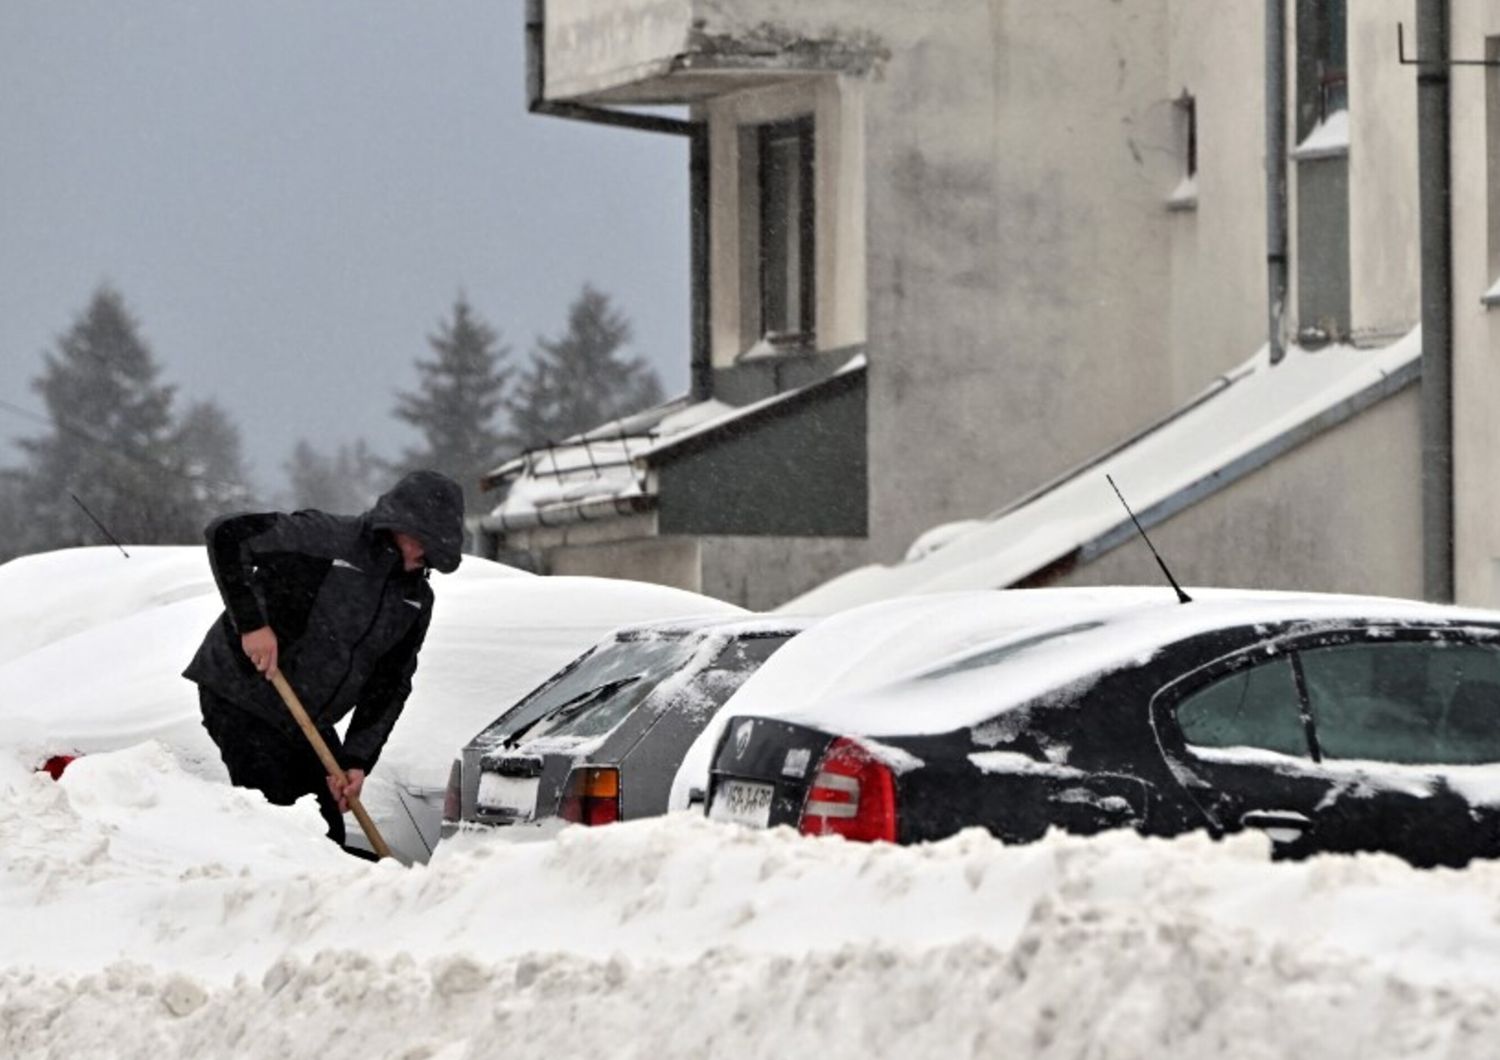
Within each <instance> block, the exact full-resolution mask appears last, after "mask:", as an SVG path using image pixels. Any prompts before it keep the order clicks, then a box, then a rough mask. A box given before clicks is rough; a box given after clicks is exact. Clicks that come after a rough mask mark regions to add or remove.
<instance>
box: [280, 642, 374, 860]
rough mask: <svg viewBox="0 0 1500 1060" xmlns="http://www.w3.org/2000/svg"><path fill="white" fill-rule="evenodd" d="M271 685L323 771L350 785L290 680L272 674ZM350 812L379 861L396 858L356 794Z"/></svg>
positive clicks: (352, 797) (351, 801)
mask: <svg viewBox="0 0 1500 1060" xmlns="http://www.w3.org/2000/svg"><path fill="white" fill-rule="evenodd" d="M271 683H272V684H273V685H275V686H276V691H278V692H280V693H281V700H282V702H283V703H285V704H286V709H287V710H289V711H291V712H292V717H294V718H296V719H297V724H298V725H299V726H301V727H302V735H304V736H306V737H307V742H308V743H310V744H312V749H313V750H314V751H316V752H317V753H318V759H319V760H320V761H321V762H322V763H323V768H324V769H326V770H328V775H329V776H331V777H338V778H339V780H340V781H343V782H345V783H347V782H348V780H349V778H348V777H346V776H344V770H343V767H341V766H340V765H339V763H338V759H336V758H334V757H333V752H332V751H330V750H329V749H328V744H327V742H325V741H324V739H323V737H322V735H321V734H320V733H319V732H318V727H317V726H316V725H314V724H313V722H312V718H310V717H308V716H307V708H306V707H304V706H303V705H302V700H300V699H298V698H297V693H295V692H293V691H292V686H291V685H289V684H287V683H286V678H285V677H282V676H281V671H280V670H277V671H276V672H275V673H274V674H272V675H271ZM348 800H349V809H350V811H351V812H352V813H353V814H354V819H355V820H356V821H358V822H359V826H360V827H361V828H363V829H364V830H365V838H367V839H369V841H370V849H372V850H374V851H375V856H376V857H377V858H388V857H392V856H393V855H392V854H391V848H390V847H388V846H386V845H385V840H384V839H382V838H381V835H380V830H379V829H377V828H376V827H375V822H374V821H372V820H370V815H369V814H368V813H366V812H365V808H364V804H363V803H361V802H360V801H359V797H358V796H356V795H350V796H349V797H348Z"/></svg>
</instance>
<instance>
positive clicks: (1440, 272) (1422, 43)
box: [1417, 0, 1454, 603]
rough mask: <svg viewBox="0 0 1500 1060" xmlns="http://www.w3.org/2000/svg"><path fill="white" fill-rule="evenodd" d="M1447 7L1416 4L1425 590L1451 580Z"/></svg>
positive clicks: (1442, 593) (1441, 2)
mask: <svg viewBox="0 0 1500 1060" xmlns="http://www.w3.org/2000/svg"><path fill="white" fill-rule="evenodd" d="M1448 52H1449V47H1448V0H1417V57H1418V59H1419V63H1418V66H1417V189H1418V208H1419V211H1420V215H1421V229H1422V242H1421V258H1422V587H1423V594H1424V595H1425V596H1426V597H1427V599H1429V600H1435V601H1438V602H1442V603H1449V602H1451V601H1452V600H1453V598H1454V577H1453V559H1454V549H1453V214H1452V209H1451V206H1450V199H1451V196H1452V174H1451V161H1452V160H1451V155H1450V150H1451V143H1450V140H1451V131H1450V125H1449V119H1448V112H1449V88H1448Z"/></svg>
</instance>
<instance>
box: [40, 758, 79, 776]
mask: <svg viewBox="0 0 1500 1060" xmlns="http://www.w3.org/2000/svg"><path fill="white" fill-rule="evenodd" d="M77 757H78V756H77V755H53V756H52V757H51V758H49V759H47V760H46V761H45V762H43V763H42V764H41V766H40V767H39V768H38V769H37V772H38V773H46V774H47V775H48V776H49V777H51V778H52V779H53V780H61V779H62V775H63V770H64V769H67V768H68V763H69V762H71V761H73V759H75V758H77Z"/></svg>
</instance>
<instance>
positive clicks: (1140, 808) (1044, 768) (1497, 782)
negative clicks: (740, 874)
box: [708, 591, 1500, 866]
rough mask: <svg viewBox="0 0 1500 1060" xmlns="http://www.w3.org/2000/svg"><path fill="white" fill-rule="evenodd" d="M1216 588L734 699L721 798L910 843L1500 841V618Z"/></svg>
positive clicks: (1476, 844)
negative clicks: (1110, 831)
mask: <svg viewBox="0 0 1500 1060" xmlns="http://www.w3.org/2000/svg"><path fill="white" fill-rule="evenodd" d="M1195 595H1197V597H1198V598H1197V599H1195V600H1194V601H1193V602H1190V603H1183V604H1178V603H1169V602H1163V603H1162V604H1160V605H1141V604H1139V603H1135V604H1129V605H1126V606H1121V607H1118V608H1107V607H1106V608H1100V609H1098V610H1096V611H1094V612H1091V613H1080V614H1077V615H1075V616H1073V617H1072V619H1071V620H1068V621H1053V622H1050V623H1047V624H1045V625H1041V626H1037V627H1034V628H1032V629H1029V630H1027V631H1025V632H1022V633H1020V634H1016V635H1013V636H1011V637H1009V638H1007V639H1005V640H1003V641H1000V642H997V643H993V644H990V645H987V646H985V647H983V648H980V649H978V650H975V651H971V652H968V653H966V654H963V655H960V656H957V657H954V658H950V659H948V660H945V661H943V662H941V663H939V664H937V665H935V666H932V667H931V668H929V669H927V670H925V671H922V672H919V673H916V674H913V675H911V676H909V677H907V678H904V679H902V680H900V681H897V682H895V683H892V684H889V685H886V686H884V687H882V688H881V689H879V690H876V691H874V692H867V693H864V694H862V695H859V696H852V697H846V698H843V699H838V698H834V699H826V700H823V701H822V702H819V703H812V704H806V705H800V706H796V707H793V708H791V709H789V710H787V711H785V712H783V713H781V714H779V715H778V716H777V717H744V718H738V719H733V720H731V721H730V723H729V725H728V726H727V728H726V730H725V735H724V738H723V739H722V741H721V742H720V744H719V746H718V748H717V750H716V753H715V757H714V765H713V772H712V777H711V783H710V792H709V806H708V812H709V815H710V816H711V817H714V818H718V819H721V820H729V821H736V822H739V823H742V824H749V825H752V826H759V827H766V826H772V825H790V826H793V827H796V828H798V829H800V830H801V831H802V832H804V833H807V834H814V835H819V834H838V835H843V836H846V837H848V838H851V839H860V840H887V841H891V842H900V843H912V842H920V841H923V840H931V839H939V838H942V837H944V836H947V835H951V834H953V833H954V832H957V831H959V830H960V829H963V828H966V827H970V826H979V827H983V828H986V829H988V830H989V831H990V832H992V833H994V834H995V835H996V836H999V837H1001V838H1003V839H1006V840H1011V841H1026V840H1032V839H1035V838H1037V837H1039V836H1041V835H1042V833H1043V832H1045V831H1046V829H1047V828H1049V827H1059V828H1063V829H1066V830H1069V831H1073V832H1080V833H1089V832H1095V831H1099V830H1102V829H1105V828H1114V827H1133V828H1135V829H1137V830H1139V831H1140V832H1142V833H1144V834H1148V835H1161V836H1169V835H1175V834H1178V833H1181V832H1184V831H1188V830H1191V829H1197V828H1204V829H1207V830H1209V831H1210V832H1211V833H1213V834H1215V835H1222V834H1225V833H1230V832H1235V831H1239V830H1241V829H1243V828H1247V827H1253V828H1259V829H1262V830H1264V831H1265V832H1266V833H1267V834H1269V835H1270V837H1271V838H1272V840H1273V843H1274V848H1273V849H1274V851H1275V853H1276V854H1277V855H1278V856H1292V857H1296V856H1303V855H1306V854H1309V853H1312V852H1314V851H1345V852H1352V851H1386V852H1389V853H1393V854H1396V855H1398V856H1400V857H1403V858H1405V859H1406V860H1408V861H1410V862H1411V863H1413V864H1416V865H1422V866H1427V865H1435V864H1446V865H1462V864H1464V863H1466V862H1467V861H1468V860H1469V859H1470V858H1473V857H1493V856H1496V855H1497V854H1500V614H1497V613H1495V612H1488V611H1473V610H1459V609H1455V608H1448V607H1440V606H1436V605H1428V604H1422V603H1417V602H1410V601H1401V600H1389V599H1379V598H1356V597H1338V596H1321V595H1316V594H1269V593H1227V592H1222V591H1221V592H1217V593H1212V592H1210V593H1201V594H1195ZM1167 599H1170V598H1169V597H1168V598H1167Z"/></svg>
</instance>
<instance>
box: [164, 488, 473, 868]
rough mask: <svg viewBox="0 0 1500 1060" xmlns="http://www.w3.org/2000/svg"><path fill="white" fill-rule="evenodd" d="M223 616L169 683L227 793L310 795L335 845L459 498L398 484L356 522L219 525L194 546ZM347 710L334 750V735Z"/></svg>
mask: <svg viewBox="0 0 1500 1060" xmlns="http://www.w3.org/2000/svg"><path fill="white" fill-rule="evenodd" d="M205 536H206V538H207V541H208V554H209V563H210V565H211V566H212V568H213V573H214V579H215V581H216V582H217V583H218V587H219V594H220V596H222V597H223V600H224V613H223V614H222V615H221V616H220V617H219V620H218V621H217V622H216V623H215V624H214V625H213V626H212V628H210V629H209V631H208V634H207V636H205V637H204V638H203V643H202V645H201V646H200V647H199V648H198V653H197V655H195V656H194V657H193V661H192V662H191V663H190V664H189V665H188V668H187V669H186V670H185V671H184V672H183V676H184V677H186V678H188V679H189V680H190V681H193V682H195V683H196V684H197V685H198V695H199V702H200V704H201V706H202V709H203V727H204V728H205V729H207V730H208V734H209V736H210V737H212V738H213V741H214V743H215V744H216V745H217V746H218V748H219V753H220V755H221V756H222V757H223V759H224V764H225V766H227V767H228V769H229V778H230V780H231V781H232V782H233V783H234V784H236V785H238V786H240V787H246V788H256V789H258V790H259V791H261V792H262V793H264V795H265V796H266V798H267V799H268V800H269V801H271V802H273V803H276V804H278V805H291V804H292V803H294V802H296V801H297V800H298V799H299V798H301V797H302V796H304V795H315V796H317V799H318V806H319V809H320V810H321V811H322V813H323V817H324V819H325V820H326V821H327V822H328V835H329V838H331V839H333V840H334V841H335V842H336V843H339V844H342V843H343V842H344V820H343V812H344V811H345V810H347V809H348V808H349V805H350V800H351V799H357V798H358V796H359V792H360V789H361V787H362V785H363V783H364V778H365V774H366V773H368V772H369V771H370V769H371V768H373V767H374V765H375V762H376V760H377V759H378V758H379V757H380V750H381V748H382V747H383V746H384V745H385V741H386V737H388V736H389V735H390V732H391V728H392V727H393V726H394V725H395V724H396V719H397V718H398V717H399V716H400V714H401V708H402V707H403V706H404V705H405V703H406V697H407V695H408V694H409V693H410V692H411V678H412V673H413V672H414V671H415V670H416V666H417V653H418V652H419V651H420V650H421V647H422V641H423V639H424V638H425V636H426V634H427V627H428V625H429V623H430V622H431V619H432V602H433V596H432V589H431V588H430V587H429V586H428V584H427V574H428V570H429V568H430V569H433V570H438V571H441V572H443V573H444V574H448V573H452V572H453V571H454V570H456V569H457V568H458V564H459V558H460V549H461V547H462V543H463V491H462V489H460V487H459V486H458V484H457V483H456V482H454V481H453V480H452V479H449V478H447V477H446V476H444V475H440V474H438V473H437V472H435V471H416V472H413V473H411V474H409V475H407V476H406V477H405V478H403V479H402V480H401V481H400V482H398V483H397V484H396V485H395V486H394V487H393V488H392V489H391V490H390V491H389V492H388V493H386V494H384V495H383V496H382V497H381V498H380V499H379V500H378V501H377V502H376V503H375V506H374V507H373V508H372V509H370V510H369V511H368V512H366V513H365V514H363V515H359V516H341V515H329V514H327V513H325V512H319V511H299V512H292V513H290V514H285V513H280V512H264V513H244V514H237V515H229V516H224V517H222V518H219V519H216V520H215V521H214V522H213V523H211V524H210V525H209V527H208V529H207V531H206V532H205ZM278 673H281V674H284V675H285V677H286V678H287V680H288V681H289V682H290V684H291V686H292V687H293V688H295V689H296V690H297V692H298V693H299V694H300V698H301V700H302V702H303V703H304V704H306V707H307V712H308V714H309V715H310V716H311V719H312V722H313V724H314V725H315V726H316V728H317V731H318V733H319V734H320V735H321V736H322V738H323V740H324V742H326V743H327V744H328V746H329V748H331V749H332V750H333V753H334V757H335V758H336V759H337V763H338V765H339V766H340V767H342V773H343V776H342V777H340V776H338V775H335V774H332V773H330V771H329V769H328V768H325V766H324V765H323V764H322V763H321V762H320V761H319V758H318V756H317V754H316V753H315V752H314V751H313V749H312V748H311V747H310V746H309V744H308V742H307V740H306V739H304V737H303V734H302V733H301V732H300V731H299V729H298V725H297V723H296V721H295V720H294V719H293V717H292V715H291V714H290V713H289V712H288V709H287V705H286V704H284V703H283V702H282V699H281V696H280V695H279V694H278V692H277V691H276V689H275V688H274V687H273V686H272V684H271V681H270V680H269V679H270V678H271V677H273V676H275V675H276V674H278ZM351 710H353V711H354V717H353V718H352V719H351V721H350V723H349V727H348V731H347V732H346V733H345V736H344V739H343V740H342V741H339V739H338V737H337V735H336V734H335V732H334V726H335V725H337V724H338V722H340V721H341V720H342V719H343V718H344V717H345V715H347V714H348V713H349V712H350V711H351Z"/></svg>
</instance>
